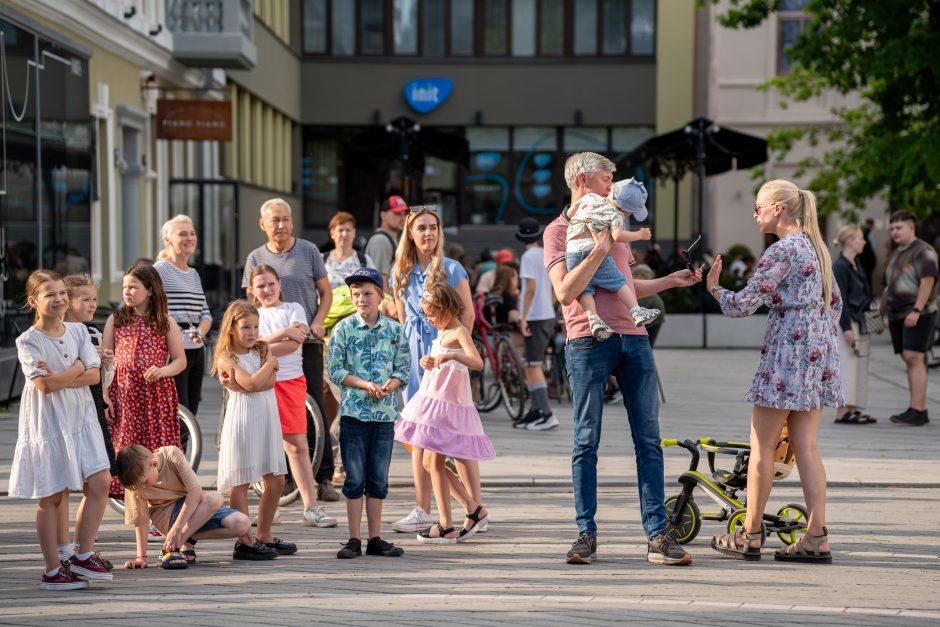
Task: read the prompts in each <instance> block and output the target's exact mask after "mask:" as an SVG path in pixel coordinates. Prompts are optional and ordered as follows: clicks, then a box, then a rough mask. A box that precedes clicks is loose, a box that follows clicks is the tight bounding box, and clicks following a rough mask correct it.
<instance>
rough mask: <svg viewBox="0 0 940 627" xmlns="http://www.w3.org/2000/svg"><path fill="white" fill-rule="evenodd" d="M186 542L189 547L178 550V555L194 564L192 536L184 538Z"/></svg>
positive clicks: (194, 555)
mask: <svg viewBox="0 0 940 627" xmlns="http://www.w3.org/2000/svg"><path fill="white" fill-rule="evenodd" d="M186 544H188V545H189V546H190V547H191V548H188V549H183V550H182V551H180V555H182V556H183V557H185V558H186V563H187V564H195V563H196V541H195V540H193V539H192V538H188V539H187V540H186Z"/></svg>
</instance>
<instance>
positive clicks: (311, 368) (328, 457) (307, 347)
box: [301, 342, 334, 483]
mask: <svg viewBox="0 0 940 627" xmlns="http://www.w3.org/2000/svg"><path fill="white" fill-rule="evenodd" d="M301 356H302V357H303V360H304V376H305V377H306V378H307V394H309V395H310V396H312V397H313V400H314V401H315V402H316V404H317V407H319V408H320V415H321V416H323V422H324V424H323V428H324V429H326V433H325V434H324V436H325V438H326V439H325V442H326V445H325V446H324V447H323V458H322V459H321V460H320V468H319V469H318V470H317V476H316V477H314V479H316V480H317V483H323V482H324V481H332V480H333V470H334V467H333V447H332V446H330V444H329V437H330V436H329V429H330V425H329V424H328V423H327V421H326V413H325V412H324V410H323V344H315V343H313V342H309V343H305V344H303V348H302V349H301ZM315 443H316V432H315V431H314V430H313V423H312V421H311V420H310V419H309V417H308V419H307V444H308V445H309V446H310V448H313V446H314V444H315Z"/></svg>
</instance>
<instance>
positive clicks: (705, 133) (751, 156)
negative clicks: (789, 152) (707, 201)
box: [620, 118, 767, 251]
mask: <svg viewBox="0 0 940 627" xmlns="http://www.w3.org/2000/svg"><path fill="white" fill-rule="evenodd" d="M766 161H767V141H766V140H764V139H762V138H760V137H755V136H753V135H748V134H746V133H739V132H738V131H733V130H731V129H727V128H723V127H721V126H719V125H717V124H715V123H714V122H712V121H711V120H709V119H708V118H696V119H694V120H692V121H691V122H689V123H688V124H686V125H685V126H683V127H682V128H680V129H676V130H674V131H670V132H669V133H665V134H663V135H657V136H656V137H651V138H650V139H648V140H646V141H645V142H643V143H642V144H640V145H639V146H637V147H636V148H635V149H633V151H631V152H630V153H628V154H627V155H626V156H625V157H623V158H622V159H621V160H620V166H621V167H625V168H626V169H633V168H635V167H637V166H639V167H641V168H643V169H644V170H646V171H647V172H648V173H649V174H650V175H651V176H652V177H653V178H659V179H663V178H671V179H673V180H674V181H675V182H676V208H675V211H676V220H675V223H674V224H675V226H674V228H675V232H674V238H673V239H674V240H675V241H676V242H678V239H679V236H678V229H679V224H678V223H679V220H678V214H679V191H678V182H679V179H681V178H682V177H683V176H684V175H685V174H686V173H687V172H689V171H694V172H695V175H696V178H697V179H698V200H697V203H696V204H697V207H696V218H697V219H696V224H697V230H698V232H699V234H702V235H704V234H703V233H702V221H703V211H704V206H703V205H704V198H703V193H704V187H705V185H704V183H705V177H706V176H713V175H715V174H721V173H722V172H727V171H729V170H740V169H743V168H750V167H753V166H755V165H760V164H761V163H764V162H766ZM702 239H703V242H705V241H707V239H708V238H707V237H703V238H702ZM677 245H678V244H677ZM706 249H707V245H705V244H704V243H703V245H702V247H701V248H700V249H699V250H702V251H704V250H706Z"/></svg>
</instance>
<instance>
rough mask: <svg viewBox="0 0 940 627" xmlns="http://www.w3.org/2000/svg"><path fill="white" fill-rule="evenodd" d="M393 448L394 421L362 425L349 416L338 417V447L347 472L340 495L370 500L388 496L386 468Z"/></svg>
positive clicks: (390, 460) (390, 459)
mask: <svg viewBox="0 0 940 627" xmlns="http://www.w3.org/2000/svg"><path fill="white" fill-rule="evenodd" d="M394 445H395V423H394V422H363V421H362V420H357V419H356V418H352V417H350V416H343V417H342V418H340V424H339V448H340V454H341V455H342V456H343V467H344V468H345V469H346V482H345V483H344V484H343V496H345V497H346V498H347V499H358V498H359V497H361V496H362V495H363V494H365V495H366V496H368V497H369V498H373V499H384V498H385V497H386V496H388V466H389V464H391V463H392V447H393V446H394Z"/></svg>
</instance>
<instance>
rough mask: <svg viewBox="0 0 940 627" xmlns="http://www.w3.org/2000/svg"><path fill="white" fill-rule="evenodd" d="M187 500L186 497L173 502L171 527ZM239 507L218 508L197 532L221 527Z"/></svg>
mask: <svg viewBox="0 0 940 627" xmlns="http://www.w3.org/2000/svg"><path fill="white" fill-rule="evenodd" d="M185 502H186V499H185V498H182V499H180V500H178V501H177V502H176V503H174V504H173V511H172V512H171V513H170V527H172V526H173V524H174V523H175V522H176V517H177V516H179V514H180V510H181V509H183V503H185ZM237 511H238V510H237V509H232V508H231V507H226V506H224V505H223V506H222V507H220V508H219V509H218V511H217V512H216V513H214V514H213V515H212V518H210V519H209V520H207V521H206V522H205V524H204V525H203V526H202V527H200V528H199V529H198V530H197V531H196V532H195V533H199V532H200V531H212V530H213V529H221V528H222V521H223V520H224V519H225V518H227V517H228V516H229V514H234V513H235V512H237Z"/></svg>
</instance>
